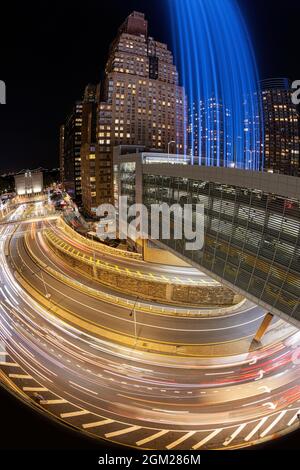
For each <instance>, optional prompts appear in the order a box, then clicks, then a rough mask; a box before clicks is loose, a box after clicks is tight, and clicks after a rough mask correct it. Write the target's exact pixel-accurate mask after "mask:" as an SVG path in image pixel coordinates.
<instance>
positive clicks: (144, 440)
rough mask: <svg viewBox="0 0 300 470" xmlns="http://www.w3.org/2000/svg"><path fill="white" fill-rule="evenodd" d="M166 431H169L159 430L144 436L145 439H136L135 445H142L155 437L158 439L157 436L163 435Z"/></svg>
mask: <svg viewBox="0 0 300 470" xmlns="http://www.w3.org/2000/svg"><path fill="white" fill-rule="evenodd" d="M168 432H169V431H159V432H156V433H155V434H152V435H151V436H149V437H146V438H145V439H141V440H140V441H137V442H136V445H137V446H142V445H144V444H147V443H148V442H151V441H154V440H155V439H158V438H159V437H161V436H164V435H165V434H167V433H168Z"/></svg>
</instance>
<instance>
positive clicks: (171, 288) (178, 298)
mask: <svg viewBox="0 0 300 470" xmlns="http://www.w3.org/2000/svg"><path fill="white" fill-rule="evenodd" d="M43 236H44V239H45V241H46V243H47V245H48V246H49V247H50V248H51V249H52V251H54V252H55V254H56V255H57V256H59V257H60V258H62V259H63V260H64V261H65V262H67V263H68V264H69V265H70V266H72V268H73V269H74V268H77V269H78V270H79V271H80V272H81V273H82V274H83V275H85V276H89V277H90V278H92V279H94V280H96V281H98V282H99V283H100V284H102V285H105V286H108V287H109V288H111V289H113V290H116V291H118V292H122V293H125V294H127V295H130V296H135V297H139V298H143V299H144V300H150V301H154V302H162V303H166V304H170V305H181V306H183V305H184V306H189V307H195V308H200V307H203V308H204V307H206V308H208V307H211V308H214V307H216V308H224V307H230V306H233V305H237V304H239V303H240V302H241V301H242V300H243V297H241V296H239V295H236V294H235V293H234V292H233V291H232V290H231V289H228V288H227V287H225V286H222V285H215V284H213V285H206V284H205V285H203V284H202V283H201V282H199V283H198V284H197V283H196V282H195V281H192V282H190V283H189V281H188V280H186V281H183V280H180V279H174V280H173V279H172V280H171V279H168V278H166V277H165V276H161V275H154V274H152V273H150V274H145V273H141V272H139V271H136V270H130V269H128V268H124V267H120V266H118V265H116V264H113V263H108V262H107V261H103V260H100V259H96V258H94V257H93V256H91V255H86V254H85V253H82V252H81V251H80V250H78V249H77V248H75V247H73V246H72V245H71V244H69V243H66V242H65V241H64V240H62V239H61V238H59V237H58V236H57V235H56V234H54V233H53V231H52V230H45V231H44V232H43ZM195 284H196V285H195Z"/></svg>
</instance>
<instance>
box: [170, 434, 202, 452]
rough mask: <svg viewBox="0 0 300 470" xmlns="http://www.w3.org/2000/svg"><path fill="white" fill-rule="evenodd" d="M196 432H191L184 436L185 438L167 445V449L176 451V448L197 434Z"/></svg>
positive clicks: (182, 437)
mask: <svg viewBox="0 0 300 470" xmlns="http://www.w3.org/2000/svg"><path fill="white" fill-rule="evenodd" d="M195 432H196V431H190V432H188V433H186V434H184V436H181V437H180V438H179V439H177V440H176V441H174V442H172V443H171V444H169V445H167V446H166V447H167V449H174V447H176V446H178V445H179V444H181V443H182V442H184V441H186V440H187V439H188V438H189V437H192V436H193V435H194V434H195Z"/></svg>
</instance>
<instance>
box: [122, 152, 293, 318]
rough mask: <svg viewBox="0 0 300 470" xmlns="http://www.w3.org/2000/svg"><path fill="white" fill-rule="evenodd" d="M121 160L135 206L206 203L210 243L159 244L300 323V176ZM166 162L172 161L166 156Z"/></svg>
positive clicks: (141, 158)
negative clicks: (194, 246)
mask: <svg viewBox="0 0 300 470" xmlns="http://www.w3.org/2000/svg"><path fill="white" fill-rule="evenodd" d="M172 157H174V158H173V164H166V163H159V160H160V157H157V155H156V156H154V157H153V158H151V154H149V153H140V154H131V155H118V156H116V155H115V163H117V166H116V168H118V170H117V171H118V172H119V175H118V177H119V178H118V179H119V187H118V193H119V195H127V196H128V197H129V201H130V203H133V202H143V203H144V204H145V205H146V206H147V207H148V208H149V207H150V205H151V204H160V203H167V204H168V205H170V206H171V205H172V204H175V203H179V204H181V205H184V204H187V203H192V204H194V205H195V204H196V203H200V204H201V203H202V204H203V205H204V210H205V243H204V247H203V249H202V250H200V251H187V250H186V249H185V240H174V238H173V237H172V234H171V239H170V240H163V239H160V240H158V241H154V243H156V244H157V245H159V246H160V247H163V248H166V249H168V250H170V251H171V252H173V253H174V254H176V255H177V256H179V257H181V258H182V259H183V260H185V261H187V262H189V263H190V264H192V265H193V266H195V267H197V268H198V269H200V270H201V271H203V272H205V273H207V274H208V275H209V276H211V277H212V278H214V279H216V280H218V281H220V282H222V283H223V284H225V285H227V286H228V287H230V288H232V289H233V290H235V291H236V292H238V293H240V294H242V295H244V296H245V297H246V298H248V299H249V300H251V301H253V302H254V303H256V304H258V305H260V306H262V307H263V308H265V309H266V311H268V312H270V313H272V314H275V315H277V316H280V317H282V318H283V319H284V320H286V321H288V322H289V323H292V324H295V325H297V326H298V327H299V326H300V304H299V297H300V178H296V177H290V176H285V175H279V174H271V173H264V172H253V171H245V170H238V169H234V168H218V167H201V166H198V165H189V164H185V163H184V162H179V163H178V164H175V160H176V158H175V156H172ZM161 161H165V158H164V159H163V158H162V159H161Z"/></svg>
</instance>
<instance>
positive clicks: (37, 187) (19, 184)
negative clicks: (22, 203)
mask: <svg viewBox="0 0 300 470" xmlns="http://www.w3.org/2000/svg"><path fill="white" fill-rule="evenodd" d="M15 187H16V193H17V195H18V196H27V195H28V196H30V195H34V194H39V193H41V192H42V191H43V173H42V172H41V171H30V170H27V171H25V173H19V174H17V175H15Z"/></svg>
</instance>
